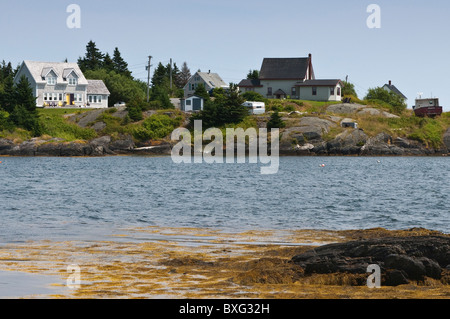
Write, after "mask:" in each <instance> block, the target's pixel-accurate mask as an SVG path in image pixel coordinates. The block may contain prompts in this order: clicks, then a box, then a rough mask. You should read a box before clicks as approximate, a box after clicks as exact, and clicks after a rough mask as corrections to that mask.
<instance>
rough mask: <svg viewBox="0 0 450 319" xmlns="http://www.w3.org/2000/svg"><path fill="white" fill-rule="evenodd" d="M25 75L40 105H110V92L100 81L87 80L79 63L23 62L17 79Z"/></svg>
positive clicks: (17, 80)
mask: <svg viewBox="0 0 450 319" xmlns="http://www.w3.org/2000/svg"><path fill="white" fill-rule="evenodd" d="M23 75H25V76H26V77H27V79H28V81H29V82H30V85H31V88H32V89H33V92H34V94H35V96H36V106H37V107H87V108H107V107H108V99H109V96H110V92H109V90H108V88H107V87H106V85H105V84H104V83H103V81H101V80H87V79H86V78H85V77H84V75H83V72H81V69H80V68H79V66H78V64H76V63H66V62H35V61H24V62H23V63H22V65H21V66H20V69H19V71H18V72H17V74H16V77H15V79H14V81H15V82H16V83H17V82H19V80H20V78H21V77H22V76H23Z"/></svg>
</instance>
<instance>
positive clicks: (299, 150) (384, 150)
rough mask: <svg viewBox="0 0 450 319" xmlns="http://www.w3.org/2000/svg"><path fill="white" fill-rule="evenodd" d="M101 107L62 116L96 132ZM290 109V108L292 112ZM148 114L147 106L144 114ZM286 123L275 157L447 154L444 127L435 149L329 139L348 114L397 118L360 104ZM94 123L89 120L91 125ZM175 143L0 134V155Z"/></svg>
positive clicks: (102, 152) (122, 112) (353, 136)
mask: <svg viewBox="0 0 450 319" xmlns="http://www.w3.org/2000/svg"><path fill="white" fill-rule="evenodd" d="M102 112H104V110H96V111H92V112H87V113H83V114H80V115H72V116H69V117H68V118H69V119H70V120H71V121H72V122H74V123H76V124H77V125H79V126H80V127H83V128H86V127H90V128H92V129H95V130H96V131H97V132H98V133H99V134H101V130H102V129H103V128H104V127H105V126H106V124H105V123H104V122H101V121H100V122H96V119H97V118H98V117H99V115H100V114H102ZM293 113H295V112H293ZM151 114H154V112H153V111H149V113H148V114H147V116H149V115H151ZM113 115H114V116H116V117H118V118H120V119H123V118H124V117H125V116H126V115H127V111H126V109H125V108H120V109H118V110H117V112H116V113H114V114H113ZM282 115H283V116H284V117H283V120H284V121H285V122H286V123H288V124H289V125H288V127H287V128H285V129H283V130H281V138H280V155H281V156H447V155H448V154H449V153H450V128H449V129H447V131H446V132H445V134H444V135H443V140H442V141H443V145H442V147H441V148H439V149H434V148H430V147H427V146H426V145H424V144H423V143H420V142H418V141H416V140H412V139H408V138H401V137H395V136H392V135H390V134H388V133H386V132H380V133H379V134H378V135H376V136H369V135H368V134H366V132H365V131H364V130H363V129H360V128H347V129H345V130H344V131H343V132H342V133H340V134H338V135H337V136H334V137H333V138H331V139H330V137H329V134H330V132H331V131H332V130H333V129H337V128H339V127H342V126H343V125H344V124H346V123H356V121H355V120H353V119H352V118H351V117H355V116H356V117H357V116H361V115H363V116H375V117H377V116H378V117H382V118H399V117H398V116H397V115H394V114H390V113H388V112H385V111H381V110H378V109H375V108H371V107H368V106H365V105H360V104H349V103H343V104H334V105H330V106H328V108H327V109H326V113H324V114H322V115H320V114H315V115H314V114H311V115H306V116H300V117H298V115H296V114H288V113H286V114H282ZM267 121H268V117H267V116H266V117H264V116H263V117H258V118H257V126H258V128H266V127H267ZM93 123H94V124H93ZM176 143H177V142H175V141H172V142H168V141H165V142H161V141H147V142H145V143H135V141H134V140H133V138H132V136H130V135H120V136H119V137H117V136H114V138H113V137H111V136H102V137H99V138H96V139H93V140H91V141H76V142H67V141H64V140H62V139H58V138H49V139H42V138H34V139H31V140H29V141H25V142H20V143H15V142H14V141H12V140H8V139H0V156H50V157H77V156H113V155H158V156H160V155H170V154H171V150H172V147H173V146H174V145H175V144H176Z"/></svg>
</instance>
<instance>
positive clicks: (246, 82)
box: [238, 79, 262, 88]
mask: <svg viewBox="0 0 450 319" xmlns="http://www.w3.org/2000/svg"><path fill="white" fill-rule="evenodd" d="M238 86H239V87H242V88H245V87H247V88H252V87H262V85H261V81H260V80H253V79H245V80H242V81H241V82H239V84H238Z"/></svg>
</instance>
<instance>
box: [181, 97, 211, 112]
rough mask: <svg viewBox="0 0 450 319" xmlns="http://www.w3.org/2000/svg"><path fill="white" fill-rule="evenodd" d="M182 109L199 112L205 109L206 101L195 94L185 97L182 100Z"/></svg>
mask: <svg viewBox="0 0 450 319" xmlns="http://www.w3.org/2000/svg"><path fill="white" fill-rule="evenodd" d="M180 103H181V107H180V109H181V111H183V112H198V111H203V107H204V104H205V101H204V99H203V98H201V97H199V96H196V95H193V96H190V97H188V98H185V99H181V100H180Z"/></svg>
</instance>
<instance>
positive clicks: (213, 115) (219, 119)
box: [191, 84, 248, 128]
mask: <svg viewBox="0 0 450 319" xmlns="http://www.w3.org/2000/svg"><path fill="white" fill-rule="evenodd" d="M213 94H214V96H215V99H214V100H209V101H206V103H205V107H204V110H203V111H202V112H200V113H198V114H194V115H193V116H192V117H191V123H193V121H195V120H202V121H203V127H205V128H210V127H220V126H223V125H226V124H238V123H240V122H242V121H243V120H244V118H246V117H247V116H248V109H247V107H245V106H243V105H242V104H243V103H244V99H243V98H242V97H241V96H240V95H239V91H238V87H237V85H235V84H230V87H229V89H228V90H227V91H225V92H224V91H223V90H220V89H218V90H215V91H214V92H213Z"/></svg>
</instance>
